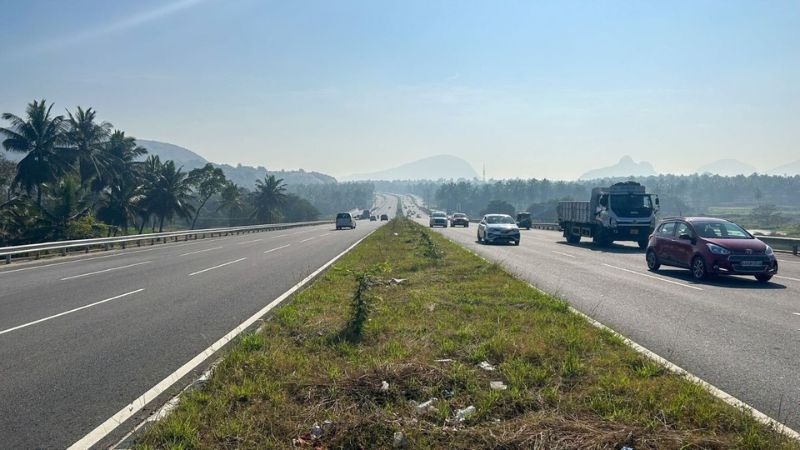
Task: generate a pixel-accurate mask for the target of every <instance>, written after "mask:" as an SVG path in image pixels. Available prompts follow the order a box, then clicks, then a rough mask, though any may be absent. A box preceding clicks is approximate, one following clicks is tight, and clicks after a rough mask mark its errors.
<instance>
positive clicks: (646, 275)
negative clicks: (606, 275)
mask: <svg viewBox="0 0 800 450" xmlns="http://www.w3.org/2000/svg"><path fill="white" fill-rule="evenodd" d="M603 265H604V266H606V267H611V268H612V269H617V270H622V271H623V272H628V273H632V274H634V275H639V276H643V277H646V278H652V279H654V280H658V281H663V282H664V283H670V284H674V285H677V286H681V287H685V288H689V289H694V290H696V291H702V290H703V288H699V287H697V286H690V285H688V284H683V283H678V282H677V281H672V280H666V279H664V278H661V277H656V276H653V275H648V274H646V273H641V272H637V271H635V270H628V269H625V268H623V267H617V266H612V265H611V264H605V263H604V264H603Z"/></svg>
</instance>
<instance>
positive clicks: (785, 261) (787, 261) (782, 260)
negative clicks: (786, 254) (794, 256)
mask: <svg viewBox="0 0 800 450" xmlns="http://www.w3.org/2000/svg"><path fill="white" fill-rule="evenodd" d="M778 261H779V262H784V263H800V261H789V260H788V259H779V260H778Z"/></svg>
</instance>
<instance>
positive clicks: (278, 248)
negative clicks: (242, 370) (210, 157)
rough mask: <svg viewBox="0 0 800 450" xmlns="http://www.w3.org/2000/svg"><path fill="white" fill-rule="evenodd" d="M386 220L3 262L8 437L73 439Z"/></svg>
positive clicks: (38, 442) (17, 444)
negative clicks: (348, 226) (338, 227)
mask: <svg viewBox="0 0 800 450" xmlns="http://www.w3.org/2000/svg"><path fill="white" fill-rule="evenodd" d="M396 201H397V200H396V198H395V197H383V196H378V198H377V200H376V206H377V207H378V208H379V213H387V214H389V215H390V216H393V214H394V210H395V207H396ZM383 223H385V222H383ZM381 224H382V223H381V222H369V221H359V222H358V226H357V228H356V229H355V230H352V231H351V230H342V231H336V230H335V228H334V226H333V224H332V223H331V224H328V225H321V226H311V227H301V228H293V229H287V230H280V231H273V232H264V233H254V234H244V235H239V236H230V237H222V238H209V239H202V240H198V241H189V242H183V243H173V244H161V245H156V246H152V247H142V248H134V249H129V250H127V251H113V252H105V253H96V254H90V255H87V256H86V257H81V258H64V259H61V258H54V259H49V260H43V261H38V262H36V263H31V264H12V265H10V266H7V267H4V268H2V269H0V380H2V381H0V399H2V401H0V447H2V448H65V447H68V446H70V445H71V444H73V443H75V442H76V441H78V440H79V439H81V438H82V437H84V436H85V435H86V434H87V433H89V432H91V431H92V430H94V429H95V428H96V427H98V426H99V425H100V424H102V423H103V422H105V421H106V420H107V419H109V418H110V417H112V416H113V415H114V414H115V413H117V412H118V411H120V410H121V409H122V408H124V407H126V405H128V404H129V403H130V402H132V401H133V400H134V399H136V398H138V397H140V396H141V395H142V394H144V393H145V392H147V391H148V390H150V389H151V388H152V387H153V386H155V385H156V384H158V383H159V382H160V381H161V380H163V379H165V377H167V376H168V375H170V374H172V373H173V372H174V371H176V369H178V368H179V367H180V366H181V365H183V364H185V363H187V362H188V361H190V360H191V359H192V358H194V357H195V356H196V355H198V354H199V353H200V352H202V351H203V350H204V349H206V348H207V347H209V345H211V344H212V343H214V342H216V341H217V340H218V339H220V338H221V337H223V336H225V335H226V334H227V333H229V332H230V331H231V330H233V329H234V328H235V327H237V326H238V325H239V324H241V323H242V322H243V321H244V320H246V319H247V318H249V317H250V316H252V315H253V314H255V313H256V312H258V311H259V310H261V309H262V308H264V307H265V306H266V305H267V304H269V303H270V302H271V301H273V300H274V299H276V298H277V297H279V296H280V295H281V294H283V293H284V292H285V291H287V289H289V288H291V287H293V286H294V285H295V284H296V283H298V282H299V281H300V280H302V279H303V278H305V277H306V276H307V275H309V274H311V273H312V272H314V271H315V270H316V269H318V268H320V267H321V266H323V265H324V264H326V263H327V262H328V261H330V260H331V259H332V258H334V257H335V256H337V255H339V254H340V253H341V252H343V251H344V250H346V249H347V248H348V247H350V246H351V245H353V244H354V243H355V242H357V241H358V240H359V239H361V238H363V237H364V236H366V235H367V234H368V233H369V232H371V231H372V230H374V229H375V228H377V227H378V226H380V225H381ZM211 359H213V357H212V358H211ZM209 362H210V361H209ZM206 366H207V365H205V366H201V367H199V368H198V369H197V370H195V371H193V374H192V375H191V376H188V377H185V379H183V380H181V383H178V384H176V385H175V386H173V387H172V388H171V389H169V390H168V391H167V392H165V393H164V394H163V395H162V396H161V397H159V399H158V401H156V402H153V404H152V405H149V407H148V408H146V409H145V410H143V412H142V413H141V414H139V415H137V416H136V417H134V418H132V419H131V420H129V421H128V422H126V423H125V424H123V426H121V427H119V428H118V429H117V430H115V431H114V432H113V433H112V434H111V435H109V436H108V437H107V438H105V439H104V440H102V441H101V443H102V444H103V446H107V444H113V443H114V442H115V440H116V439H119V438H120V437H121V436H123V435H124V434H125V433H126V432H128V431H130V430H131V429H132V427H133V426H135V425H136V423H138V421H140V420H141V419H143V418H144V417H145V416H146V415H147V414H149V413H151V412H152V410H153V408H154V407H158V406H160V405H161V404H162V403H163V402H164V401H166V400H168V398H169V397H170V396H172V395H174V394H175V393H176V392H177V391H178V390H179V389H180V388H181V387H182V386H183V385H185V384H186V383H187V382H189V381H190V380H191V378H192V377H196V376H197V374H199V373H200V372H202V370H204V368H205V367H206Z"/></svg>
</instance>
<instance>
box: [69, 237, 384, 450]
mask: <svg viewBox="0 0 800 450" xmlns="http://www.w3.org/2000/svg"><path fill="white" fill-rule="evenodd" d="M373 232H374V230H373V231H371V232H369V233H368V234H367V235H366V236H364V237H362V238H361V239H359V240H357V241H356V242H355V243H354V244H353V245H351V246H350V247H347V249H345V250H344V251H343V252H342V253H339V254H338V255H336V256H334V257H333V259H331V260H330V261H328V262H326V263H325V264H323V265H322V266H321V267H320V268H319V269H317V270H315V271H314V272H312V273H311V274H310V275H309V276H307V277H305V278H304V279H303V280H302V281H300V282H299V283H297V284H295V285H294V286H292V287H291V288H289V290H288V291H286V292H284V293H283V294H281V295H280V297H278V298H276V299H275V300H273V301H272V302H270V303H269V304H268V305H267V306H265V307H264V308H262V309H261V310H260V311H258V312H257V313H255V314H253V315H252V316H250V318H248V319H247V320H245V321H244V322H242V323H241V324H240V325H239V326H237V327H236V328H234V329H233V330H231V331H230V332H229V333H228V334H226V335H225V336H223V337H222V338H220V339H219V340H218V341H217V342H214V343H213V344H211V346H209V347H208V348H206V349H205V350H203V351H202V352H200V353H199V354H198V355H197V356H195V357H194V358H192V359H191V360H189V361H188V362H187V363H186V364H184V365H182V366H181V367H179V368H178V370H176V371H175V372H172V373H171V374H170V375H169V376H167V377H166V378H164V379H163V380H161V381H160V382H159V383H158V384H156V385H155V386H153V387H152V388H150V390H148V391H147V392H145V393H144V394H142V395H141V396H140V397H138V398H137V399H135V400H133V401H132V402H131V403H130V404H129V405H127V406H125V407H123V408H122V409H121V410H120V411H119V412H117V413H116V414H114V415H113V416H111V417H110V418H109V419H108V420H106V421H105V422H103V423H101V424H100V425H98V426H97V428H95V429H94V430H92V431H90V432H89V434H87V435H86V436H84V437H82V438H81V439H80V440H79V441H78V442H76V443H74V444H72V445H71V446H70V447H69V449H70V450H73V449H74V450H77V449H85V448H90V447H92V446H93V445H95V444H97V443H98V442H99V441H100V440H102V439H103V438H105V437H106V436H108V435H109V434H110V433H111V432H113V431H114V430H115V429H116V428H117V427H118V426H119V425H120V424H122V423H123V422H125V421H126V420H128V419H130V418H131V417H133V416H134V415H136V414H137V413H138V412H139V411H141V410H142V408H144V407H145V406H147V405H148V404H149V403H150V402H151V401H153V400H154V399H155V398H156V397H158V396H159V394H162V393H163V392H164V391H166V390H167V389H169V388H170V387H171V386H172V385H173V384H175V383H177V382H178V380H180V379H181V378H183V377H184V376H186V375H187V374H188V373H189V372H191V371H192V370H194V369H195V368H196V367H197V366H199V365H200V364H202V363H203V361H205V360H207V359H208V358H210V357H211V356H212V355H214V353H216V352H217V351H218V350H219V349H221V348H222V347H224V346H225V344H227V343H228V342H230V341H231V340H232V339H233V338H235V337H236V336H238V335H239V333H241V332H242V331H244V330H246V329H247V328H248V327H250V325H252V324H253V323H255V322H256V321H257V320H258V319H260V318H261V317H263V316H264V315H265V314H267V313H268V312H269V311H270V310H272V309H273V308H275V307H276V306H277V305H279V304H280V303H281V302H283V301H284V300H286V299H287V298H288V297H289V296H290V295H292V294H294V293H295V292H296V291H297V290H298V289H300V288H302V287H303V286H305V285H306V284H308V282H309V281H311V280H313V279H314V278H316V277H317V275H319V274H320V273H322V271H324V270H325V269H327V268H328V267H330V265H331V264H333V263H335V262H336V261H337V260H338V259H339V258H341V257H342V256H344V255H346V254H347V253H348V252H349V251H350V250H352V249H353V248H355V246H356V245H358V244H360V243H361V241H363V240H364V239H366V238H367V237H369V236H370V235H371V234H372V233H373Z"/></svg>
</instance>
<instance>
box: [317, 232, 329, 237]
mask: <svg viewBox="0 0 800 450" xmlns="http://www.w3.org/2000/svg"><path fill="white" fill-rule="evenodd" d="M329 234H330V233H325V234H320V235H319V237H323V236H327V235H329Z"/></svg>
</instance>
